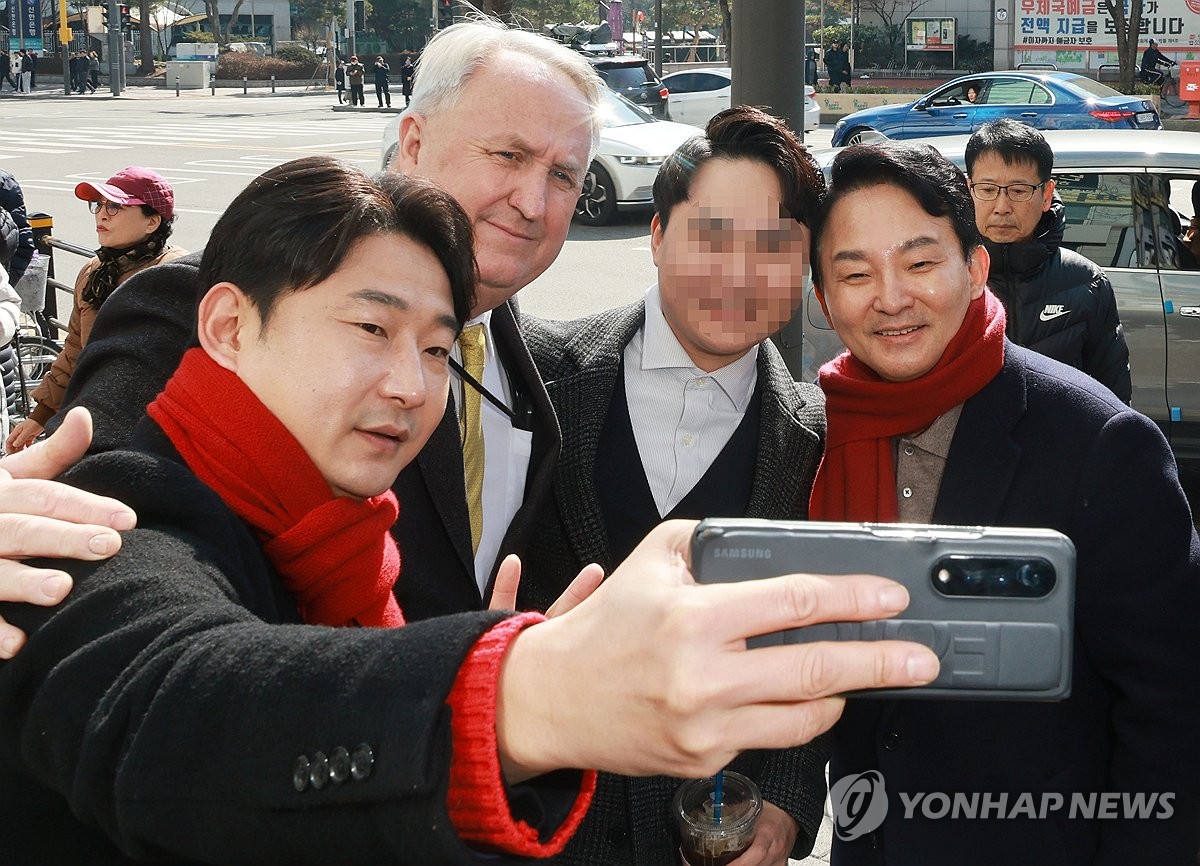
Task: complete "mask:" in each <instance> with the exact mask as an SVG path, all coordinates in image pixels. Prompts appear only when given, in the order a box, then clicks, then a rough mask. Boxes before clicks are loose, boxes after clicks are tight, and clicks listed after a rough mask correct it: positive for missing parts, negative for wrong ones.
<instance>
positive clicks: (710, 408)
mask: <svg viewBox="0 0 1200 866" xmlns="http://www.w3.org/2000/svg"><path fill="white" fill-rule="evenodd" d="M624 357H625V399H626V403H627V404H628V407H629V420H630V423H631V424H632V425H633V437H634V439H635V440H636V441H637V448H638V454H639V455H640V456H641V460H642V469H643V470H645V473H646V481H648V482H649V484H650V492H651V493H652V494H653V495H654V503H655V505H657V506H658V514H659V516H660V517H663V516H666V515H667V514H669V513H670V512H671V509H673V508H674V507H675V506H676V505H678V504H679V502H680V501H681V500H682V499H683V498H684V497H685V496H687V495H688V493H689V492H691V490H692V488H693V487H695V486H696V484H697V483H698V482H699V481H700V479H701V478H703V477H704V473H706V472H707V471H708V468H709V467H710V466H712V463H713V461H714V460H716V459H717V456H718V455H719V454H720V453H721V450H722V449H723V448H724V447H725V444H726V443H727V442H728V441H729V439H730V437H731V436H733V433H734V431H735V430H737V427H738V425H739V424H740V423H742V418H743V417H744V416H745V414H746V407H747V406H748V405H749V403H750V399H751V398H752V397H753V396H754V387H755V385H757V384H758V346H754V347H753V348H752V349H750V351H748V352H747V353H746V354H745V355H743V356H742V357H740V358H738V359H737V360H736V361H733V362H732V363H729V364H726V365H725V366H724V367H722V368H721V369H719V370H714V371H713V372H711V373H706V372H704V371H703V370H701V369H700V368H699V367H697V366H696V365H695V364H693V363H692V359H691V358H690V357H688V354H687V352H686V351H685V350H684V348H683V346H681V345H680V344H679V340H677V339H676V338H675V334H674V332H673V331H672V330H671V326H670V325H668V324H667V320H666V318H665V317H664V316H663V311H662V302H661V299H660V297H659V292H658V286H657V285H655V286H653V287H652V288H651V289H650V290H649V291H648V292H647V293H646V322H645V324H644V325H643V326H642V328H641V329H640V330H639V331H638V332H637V333H636V334H635V335H634V337H633V339H632V340H630V341H629V345H627V346H626V347H625V356H624Z"/></svg>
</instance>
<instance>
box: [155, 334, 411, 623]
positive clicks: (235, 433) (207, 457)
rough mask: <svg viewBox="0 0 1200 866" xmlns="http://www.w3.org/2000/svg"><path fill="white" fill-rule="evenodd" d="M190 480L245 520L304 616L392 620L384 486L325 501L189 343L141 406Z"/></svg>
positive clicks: (227, 380)
mask: <svg viewBox="0 0 1200 866" xmlns="http://www.w3.org/2000/svg"><path fill="white" fill-rule="evenodd" d="M146 411H147V413H148V414H149V415H150V417H151V418H153V419H154V420H155V421H156V422H157V423H158V426H159V427H161V428H162V429H163V432H165V433H166V434H167V437H168V438H169V439H170V440H171V443H172V444H173V445H174V446H175V448H176V449H177V450H178V451H179V454H180V456H182V457H183V459H184V462H185V463H187V465H188V468H189V469H191V470H192V472H194V473H195V474H196V477H197V478H199V479H200V480H201V481H203V482H204V483H205V484H207V485H208V486H209V487H211V488H212V489H213V490H214V491H215V492H216V493H217V495H218V496H220V497H221V499H222V500H223V501H224V502H225V504H226V505H228V506H229V507H230V509H232V510H233V512H234V513H235V514H237V516H238V517H240V518H241V519H242V520H244V521H246V523H248V524H250V526H251V527H252V528H253V529H254V531H255V533H256V534H257V535H258V537H259V540H260V541H261V542H262V543H263V551H264V552H265V553H266V555H267V558H268V559H270V560H271V563H272V564H273V565H274V566H275V568H276V570H277V571H278V572H279V574H280V575H281V576H282V577H283V581H284V584H285V585H286V586H287V588H288V590H290V591H291V593H292V594H293V595H294V596H295V598H296V603H297V606H298V607H299V609H300V613H301V616H303V617H304V621H305V622H308V623H313V624H319V625H334V626H346V625H364V626H387V627H391V626H400V625H404V617H403V616H402V615H401V613H400V605H399V604H398V603H397V602H396V598H395V596H394V595H392V587H393V586H394V585H395V583H396V578H397V576H398V575H399V574H400V552H399V550H398V549H397V548H396V542H395V541H394V540H392V536H391V534H390V532H389V530H390V529H391V526H392V524H393V523H395V522H396V516H397V514H399V510H400V506H399V504H398V503H397V502H396V497H395V495H394V494H393V493H392V492H391V491H390V490H389V491H387V492H386V493H384V494H382V495H380V496H373V497H371V498H370V499H367V500H362V501H360V500H355V499H351V498H349V497H346V496H339V497H337V498H334V496H333V493H332V492H331V491H330V489H329V484H328V483H327V482H326V481H325V479H324V478H323V477H322V476H321V473H320V472H318V471H317V467H316V466H315V465H314V464H313V462H312V460H311V459H309V456H308V455H307V454H306V453H305V451H304V449H303V448H302V447H301V446H300V443H299V442H297V441H296V437H294V436H293V435H292V434H291V433H290V432H289V431H288V429H287V428H286V427H284V426H283V424H282V423H281V422H280V421H279V419H278V418H276V417H275V416H274V415H273V414H271V412H270V411H269V410H268V409H267V407H266V406H264V405H263V404H262V401H260V400H259V399H258V397H256V396H255V395H254V393H253V392H251V391H250V389H249V388H247V387H246V385H245V384H244V383H243V382H242V380H241V379H239V378H238V377H237V375H236V374H234V373H232V372H230V371H229V370H226V369H225V368H224V367H222V366H221V365H219V364H218V363H217V362H216V361H214V360H213V359H212V358H210V357H209V356H208V355H207V354H206V353H205V352H204V350H202V349H189V350H188V351H187V352H186V353H185V354H184V356H183V361H182V362H181V363H180V365H179V369H178V370H176V371H175V375H174V376H172V377H171V379H170V380H169V381H168V382H167V384H166V387H165V388H164V389H163V392H162V393H161V394H159V395H158V397H157V398H156V399H155V400H154V402H153V403H151V404H150V405H149V407H148V408H147V410H146Z"/></svg>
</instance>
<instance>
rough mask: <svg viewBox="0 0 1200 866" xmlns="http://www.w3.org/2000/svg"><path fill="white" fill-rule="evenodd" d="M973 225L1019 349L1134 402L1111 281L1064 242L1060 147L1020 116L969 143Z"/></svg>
mask: <svg viewBox="0 0 1200 866" xmlns="http://www.w3.org/2000/svg"><path fill="white" fill-rule="evenodd" d="M966 161H967V174H968V176H969V177H970V179H971V195H972V197H973V198H974V199H975V223H976V225H977V226H978V227H979V232H980V234H982V235H983V244H984V246H985V247H986V248H987V251H988V254H989V256H990V257H991V269H990V271H989V274H988V287H989V288H990V289H991V290H992V292H993V293H994V294H995V295H996V297H997V298H999V299H1000V302H1001V303H1002V304H1003V305H1004V311H1005V315H1006V319H1007V322H1008V325H1007V335H1008V338H1009V339H1010V340H1012V341H1013V342H1014V343H1016V344H1017V345H1019V346H1024V347H1025V348H1027V349H1033V350H1034V351H1035V352H1040V353H1041V354H1043V355H1048V356H1049V357H1051V358H1054V359H1055V360H1058V361H1062V362H1063V363H1064V364H1070V365H1071V366H1072V367H1075V368H1077V369H1079V370H1082V371H1083V372H1085V373H1087V374H1088V375H1089V376H1091V377H1092V378H1094V379H1096V381H1098V382H1100V383H1101V384H1103V385H1107V386H1108V387H1109V388H1110V389H1112V392H1113V393H1114V394H1116V395H1117V396H1118V397H1120V398H1121V399H1122V400H1124V401H1125V402H1126V403H1128V402H1129V400H1130V398H1131V396H1132V388H1133V386H1132V383H1131V381H1130V375H1129V348H1128V347H1127V346H1126V345H1125V332H1124V331H1123V329H1122V328H1121V319H1120V317H1119V316H1118V314H1117V299H1116V296H1115V295H1114V294H1113V287H1112V284H1111V283H1110V282H1109V281H1108V277H1107V276H1106V275H1105V273H1104V271H1102V270H1101V269H1100V268H1099V267H1098V266H1097V265H1096V264H1094V263H1093V262H1091V261H1089V260H1088V259H1086V258H1084V257H1083V256H1081V255H1079V254H1078V253H1076V252H1074V251H1072V250H1068V249H1065V248H1064V247H1063V246H1062V239H1063V231H1064V229H1065V228H1066V208H1065V207H1063V203H1062V201H1061V200H1060V199H1059V198H1058V197H1057V196H1055V194H1054V181H1053V180H1052V179H1051V178H1050V172H1051V170H1052V169H1053V168H1054V151H1052V150H1051V149H1050V145H1049V144H1048V143H1047V142H1046V139H1045V138H1043V137H1042V134H1041V133H1040V132H1038V131H1037V130H1036V129H1034V128H1033V127H1031V126H1028V125H1027V124H1024V123H1019V122H1017V121H1015V120H996V121H992V122H991V123H985V124H984V125H983V126H982V127H980V128H979V129H978V130H977V131H976V132H975V134H974V135H972V136H971V138H970V140H969V141H968V142H967V150H966Z"/></svg>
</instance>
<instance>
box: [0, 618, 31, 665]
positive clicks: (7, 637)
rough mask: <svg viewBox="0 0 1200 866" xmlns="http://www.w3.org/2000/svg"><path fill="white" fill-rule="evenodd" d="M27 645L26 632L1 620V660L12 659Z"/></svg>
mask: <svg viewBox="0 0 1200 866" xmlns="http://www.w3.org/2000/svg"><path fill="white" fill-rule="evenodd" d="M24 645H25V632H23V631H21V630H20V629H19V628H17V627H16V626H14V625H9V624H8V623H6V622H5V621H4V620H3V619H0V659H10V658H12V657H13V656H15V655H16V654H17V650H19V649H20V648H21V647H23V646H24Z"/></svg>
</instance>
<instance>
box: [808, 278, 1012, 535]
mask: <svg viewBox="0 0 1200 866" xmlns="http://www.w3.org/2000/svg"><path fill="white" fill-rule="evenodd" d="M1002 366H1004V307H1003V306H1002V305H1001V304H1000V302H999V301H998V300H997V299H996V296H995V295H993V294H992V293H991V292H990V291H989V290H987V289H985V290H984V293H983V295H982V296H980V297H979V298H976V299H975V300H974V301H972V302H971V304H970V306H969V307H968V308H967V315H966V317H965V318H964V319H963V323H962V326H961V327H960V328H959V329H958V333H957V334H955V335H954V339H952V340H951V341H950V343H949V345H947V346H946V351H945V352H944V353H942V357H941V359H940V360H939V361H938V362H937V364H936V365H934V367H933V369H932V370H930V371H929V372H928V373H926V374H925V375H924V376H921V377H920V378H919V379H914V380H913V381H911V382H887V381H884V380H883V379H881V378H880V377H879V375H878V374H877V373H876V372H875V371H874V370H872V369H871V368H870V367H868V366H866V365H865V364H863V363H862V362H861V361H859V360H858V359H857V358H854V357H853V356H851V355H850V353H849V352H845V353H843V354H841V355H839V356H838V357H836V358H834V359H833V360H832V361H830V362H829V363H827V364H826V365H825V366H823V367H822V368H821V372H820V375H819V378H818V381H819V382H820V385H821V390H822V391H824V392H825V412H826V415H827V418H828V432H827V435H826V442H825V456H824V458H823V459H822V460H821V465H820V468H819V469H818V470H817V477H816V480H815V481H814V483H813V492H812V498H811V499H810V500H809V506H808V511H809V517H810V518H812V519H813V520H850V521H855V522H858V521H865V522H872V523H894V522H895V521H896V520H897V517H898V513H899V512H898V505H897V501H896V465H895V464H896V461H895V457H894V454H893V449H892V437H894V436H902V435H904V434H906V433H916V432H919V431H921V430H924V429H925V428H926V427H928V426H929V425H930V424H932V423H933V422H934V421H935V420H937V418H939V417H940V416H942V415H944V414H945V413H946V412H948V411H949V410H950V409H952V408H954V407H955V406H957V405H959V404H960V403H963V402H965V401H966V400H967V398H968V397H971V396H972V395H973V394H975V393H976V392H978V391H979V389H980V388H982V387H983V386H984V385H986V384H987V383H988V382H990V381H991V380H992V379H993V378H994V377H995V376H996V374H997V373H999V372H1000V368H1001V367H1002Z"/></svg>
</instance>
